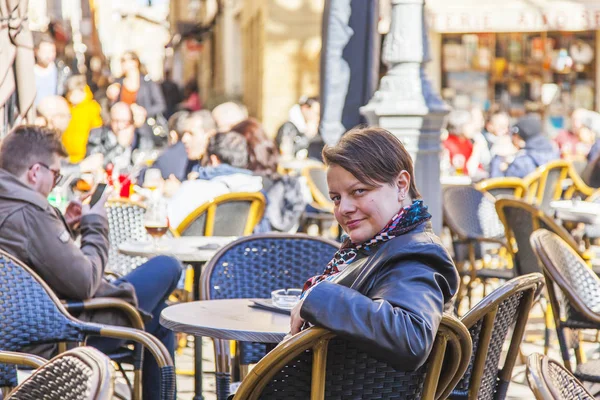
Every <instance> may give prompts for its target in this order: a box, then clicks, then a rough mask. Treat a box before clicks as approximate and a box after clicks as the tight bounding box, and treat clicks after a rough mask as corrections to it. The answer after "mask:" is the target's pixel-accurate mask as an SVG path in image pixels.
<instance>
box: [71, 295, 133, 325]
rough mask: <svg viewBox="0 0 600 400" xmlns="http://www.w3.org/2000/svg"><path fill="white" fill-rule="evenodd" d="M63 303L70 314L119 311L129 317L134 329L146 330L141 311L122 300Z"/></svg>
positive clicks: (109, 298)
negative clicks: (89, 311)
mask: <svg viewBox="0 0 600 400" xmlns="http://www.w3.org/2000/svg"><path fill="white" fill-rule="evenodd" d="M62 303H63V305H64V306H65V308H66V309H67V311H69V312H81V311H84V310H102V309H115V310H119V311H121V312H123V313H124V314H125V315H126V316H127V318H128V319H129V322H130V323H131V327H132V328H135V329H140V330H142V331H143V330H144V321H143V320H142V317H141V315H140V313H139V311H138V310H137V309H136V308H135V307H134V306H132V305H131V304H129V303H127V302H126V301H124V300H121V299H116V298H113V297H98V298H95V299H88V300H83V301H63V302H62Z"/></svg>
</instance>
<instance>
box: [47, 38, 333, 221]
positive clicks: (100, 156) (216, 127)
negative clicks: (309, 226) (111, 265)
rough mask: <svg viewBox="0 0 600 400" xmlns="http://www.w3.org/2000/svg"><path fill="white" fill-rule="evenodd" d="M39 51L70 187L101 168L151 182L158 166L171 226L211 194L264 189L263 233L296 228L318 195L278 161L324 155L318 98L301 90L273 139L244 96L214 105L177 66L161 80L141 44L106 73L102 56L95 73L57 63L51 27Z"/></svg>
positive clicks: (117, 176) (51, 123)
mask: <svg viewBox="0 0 600 400" xmlns="http://www.w3.org/2000/svg"><path fill="white" fill-rule="evenodd" d="M35 54H36V66H35V77H36V87H37V97H36V100H35V106H36V112H37V120H36V124H37V125H40V126H45V127H48V128H50V129H53V130H55V131H57V133H58V134H59V135H60V137H61V140H62V143H63V145H64V147H65V149H66V151H67V154H68V157H67V158H66V159H65V160H64V161H63V162H62V166H61V172H62V174H63V175H65V176H70V177H71V178H72V179H71V180H65V181H64V184H65V187H63V188H62V189H63V190H67V191H68V192H69V193H70V194H71V195H72V192H73V187H74V185H75V184H76V183H78V182H79V181H80V178H81V177H82V176H91V177H92V180H95V181H96V182H92V183H91V184H90V187H91V186H92V185H93V184H94V183H97V181H98V179H103V175H105V176H107V177H108V180H109V181H110V182H115V183H117V182H119V183H121V184H123V182H124V181H126V182H131V183H132V184H133V185H135V184H138V185H139V186H143V185H144V178H145V175H146V171H147V170H148V168H154V169H158V170H159V171H160V175H161V177H162V182H160V184H158V186H159V187H160V190H161V192H162V193H163V195H164V196H165V197H166V198H167V199H168V202H169V219H170V223H171V226H172V227H173V228H176V227H177V226H178V224H179V223H181V222H182V221H183V220H184V219H185V217H186V216H187V215H188V214H189V213H191V212H192V211H193V210H194V209H195V208H197V207H198V206H200V205H201V204H203V203H204V202H206V201H208V200H209V199H211V198H214V197H216V196H218V195H221V194H225V193H231V192H256V191H261V192H263V193H264V194H265V195H266V198H267V202H268V205H267V209H266V212H265V218H264V219H263V222H261V224H260V225H259V227H258V228H257V230H258V231H270V230H276V231H289V230H291V229H293V228H294V227H297V225H298V223H299V219H300V216H301V214H302V212H303V211H304V209H305V207H306V205H307V204H308V203H309V202H310V193H309V191H308V189H307V187H306V185H305V184H304V182H303V181H302V178H301V177H299V176H297V175H296V176H289V175H288V174H282V173H280V172H281V170H280V169H279V167H278V165H279V160H280V158H285V159H296V158H300V159H305V158H307V157H308V156H309V155H313V156H315V157H316V158H320V151H321V149H322V146H323V144H322V140H320V138H319V136H318V125H319V114H320V104H319V100H318V98H315V97H303V98H301V99H300V100H299V102H298V104H296V105H294V106H293V107H292V109H291V110H290V114H289V120H288V121H287V122H285V123H284V124H283V125H282V126H281V128H280V129H279V131H278V132H277V134H276V135H273V136H275V139H271V138H270V136H269V135H268V134H267V133H266V132H265V130H264V128H263V126H262V124H261V123H260V121H257V120H256V119H253V118H249V117H248V113H247V110H246V108H245V107H244V106H243V104H240V103H238V102H235V101H229V102H225V103H223V104H220V105H218V106H216V107H214V108H213V109H212V110H211V111H209V110H206V109H204V106H203V101H202V99H201V98H200V95H199V91H198V86H197V84H196V83H195V82H190V83H188V84H187V85H185V87H184V88H183V90H181V89H180V87H179V86H178V85H177V84H176V83H175V82H173V81H172V80H171V78H170V73H169V71H166V73H165V79H164V81H163V82H161V83H156V82H153V81H152V80H151V79H150V78H149V77H148V76H147V74H145V70H144V66H143V64H142V63H141V61H140V58H139V57H138V56H137V55H136V54H135V53H134V52H131V51H128V52H125V53H124V54H123V55H122V56H121V59H120V61H121V71H122V76H121V77H119V78H113V77H111V76H107V75H106V73H101V72H99V71H100V70H101V66H100V65H97V64H98V63H99V61H98V60H94V59H92V60H91V61H90V71H89V73H87V74H85V75H84V74H77V73H73V71H72V70H71V69H70V68H69V67H67V66H66V65H65V64H64V63H62V62H60V61H57V55H56V46H55V45H54V42H53V40H52V38H51V37H50V36H48V35H41V36H40V37H38V38H37V40H36V42H35ZM69 184H70V185H69ZM84 186H85V185H84ZM151 186H153V187H156V186H157V184H156V183H153V184H152V185H151ZM125 194H126V193H125ZM63 195H64V194H63ZM121 195H124V192H123V191H121Z"/></svg>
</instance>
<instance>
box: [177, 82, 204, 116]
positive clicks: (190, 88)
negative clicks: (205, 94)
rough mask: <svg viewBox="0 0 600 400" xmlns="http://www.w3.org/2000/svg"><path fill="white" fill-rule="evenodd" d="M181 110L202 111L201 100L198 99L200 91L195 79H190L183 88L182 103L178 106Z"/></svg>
mask: <svg viewBox="0 0 600 400" xmlns="http://www.w3.org/2000/svg"><path fill="white" fill-rule="evenodd" d="M179 107H180V108H181V109H182V110H187V111H192V112H193V111H199V110H201V109H202V100H201V99H200V90H199V89H198V82H197V81H196V79H194V78H192V79H190V80H189V81H188V82H187V83H186V84H185V87H184V88H183V101H182V102H181V104H179Z"/></svg>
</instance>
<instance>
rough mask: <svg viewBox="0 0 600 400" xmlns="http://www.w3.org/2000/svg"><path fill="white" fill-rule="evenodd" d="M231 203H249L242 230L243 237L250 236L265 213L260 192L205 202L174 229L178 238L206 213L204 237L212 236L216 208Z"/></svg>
mask: <svg viewBox="0 0 600 400" xmlns="http://www.w3.org/2000/svg"><path fill="white" fill-rule="evenodd" d="M232 201H248V202H250V203H251V204H250V211H249V216H248V221H247V222H246V227H245V228H244V232H243V235H244V236H245V235H250V234H251V233H252V231H253V230H254V227H255V226H256V224H258V223H259V222H260V220H261V218H262V216H263V214H264V212H265V206H266V199H265V196H264V195H263V194H262V193H260V192H255V193H249V192H241V193H227V194H224V195H221V196H218V197H215V198H214V199H211V200H209V201H207V202H206V203H204V204H202V205H201V206H200V207H198V208H196V209H195V210H194V211H192V212H191V213H190V214H189V215H188V216H187V217H185V219H184V220H183V221H182V222H181V223H180V224H179V226H178V227H177V228H176V230H175V231H176V233H177V235H178V236H181V235H183V233H184V232H185V230H186V229H187V228H188V227H189V226H190V225H191V224H192V222H194V221H195V220H196V219H197V218H199V217H200V216H201V215H203V214H204V213H206V227H205V229H204V236H212V235H213V232H214V228H215V215H216V213H217V207H218V206H219V205H221V204H224V203H229V202H232Z"/></svg>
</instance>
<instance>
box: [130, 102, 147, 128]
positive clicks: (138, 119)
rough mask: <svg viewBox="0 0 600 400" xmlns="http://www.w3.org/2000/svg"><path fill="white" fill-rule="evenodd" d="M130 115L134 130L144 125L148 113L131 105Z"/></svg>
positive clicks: (142, 108)
mask: <svg viewBox="0 0 600 400" xmlns="http://www.w3.org/2000/svg"><path fill="white" fill-rule="evenodd" d="M131 113H132V114H133V124H134V125H135V126H136V128H139V127H140V126H142V125H144V123H145V122H146V117H147V116H148V112H147V111H146V109H145V108H144V107H142V106H139V105H137V104H132V105H131Z"/></svg>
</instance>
